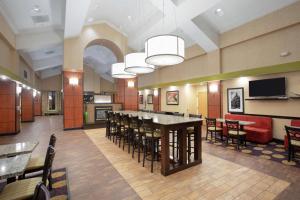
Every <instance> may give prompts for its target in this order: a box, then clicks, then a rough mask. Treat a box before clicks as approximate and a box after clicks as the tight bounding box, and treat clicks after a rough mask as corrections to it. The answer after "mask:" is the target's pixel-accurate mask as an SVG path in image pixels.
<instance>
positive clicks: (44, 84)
mask: <svg viewBox="0 0 300 200" xmlns="http://www.w3.org/2000/svg"><path fill="white" fill-rule="evenodd" d="M40 84H41V90H42V91H61V90H62V75H61V74H60V75H56V76H51V77H49V78H45V79H42V80H41V81H40Z"/></svg>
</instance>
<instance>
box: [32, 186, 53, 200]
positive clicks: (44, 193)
mask: <svg viewBox="0 0 300 200" xmlns="http://www.w3.org/2000/svg"><path fill="white" fill-rule="evenodd" d="M32 199H33V200H50V192H49V190H48V189H47V187H46V186H45V185H44V184H43V183H42V182H40V183H38V184H37V185H36V187H35V190H34V195H33V198H32Z"/></svg>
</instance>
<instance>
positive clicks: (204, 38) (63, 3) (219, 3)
mask: <svg viewBox="0 0 300 200" xmlns="http://www.w3.org/2000/svg"><path fill="white" fill-rule="evenodd" d="M164 1H165V4H164V5H165V18H164V20H162V19H163V14H162V13H163V1H162V0H0V12H1V14H2V15H3V16H4V17H5V18H6V20H7V21H8V23H9V24H10V26H11V27H12V29H13V31H14V32H15V33H16V41H17V49H18V51H19V52H20V53H21V55H22V56H23V57H24V58H25V59H26V60H27V61H28V62H29V63H31V64H32V65H33V68H34V70H36V71H40V74H43V76H42V77H47V76H48V75H51V74H52V75H53V74H55V73H57V72H58V70H61V66H62V64H63V40H64V39H65V38H69V37H77V36H78V35H79V34H80V32H81V30H82V28H83V26H86V25H89V24H94V23H103V22H105V23H107V24H109V25H110V26H112V27H113V28H115V29H117V30H118V31H120V32H121V33H123V34H124V35H125V36H127V37H128V43H129V46H130V47H131V48H133V49H135V50H141V49H143V48H144V41H145V39H147V38H148V37H151V36H153V35H156V34H163V33H172V34H178V35H180V36H181V37H183V38H184V39H185V45H186V47H188V46H191V45H193V44H198V45H199V46H201V47H202V48H203V49H204V50H205V51H206V52H210V51H213V50H215V49H217V48H218V44H219V35H220V34H221V33H223V32H225V31H228V30H230V29H233V28H235V27H238V26H240V25H242V24H245V23H247V22H249V21H251V20H254V19H257V18H259V17H262V16H264V15H266V14H269V13H271V12H273V11H275V10H278V9H280V8H283V7H285V6H287V5H289V4H291V3H294V2H296V1H298V0H201V1H200V0H164ZM36 6H37V7H38V8H39V9H40V10H39V11H38V12H34V11H33V8H35V7H36ZM218 8H221V9H222V10H223V12H224V15H223V16H218V15H216V14H215V11H216V9H218ZM45 15H46V16H47V17H46V18H48V19H49V21H47V22H45V23H34V22H33V19H32V16H45ZM91 19H93V20H92V21H91ZM163 24H164V26H163ZM47 52H48V53H47ZM51 52H53V53H51ZM84 62H85V63H86V64H88V65H91V66H92V67H93V68H94V69H95V70H96V71H97V73H99V74H101V75H102V76H104V77H107V76H108V75H109V74H110V71H109V70H110V65H111V63H112V62H116V59H115V56H114V55H113V53H112V52H111V51H110V50H109V49H107V48H105V47H99V46H92V47H89V48H88V49H86V51H85V55H84ZM52 68H53V70H50V69H52ZM43 71H45V72H43ZM47 73H48V75H47ZM107 79H109V77H108V78H107Z"/></svg>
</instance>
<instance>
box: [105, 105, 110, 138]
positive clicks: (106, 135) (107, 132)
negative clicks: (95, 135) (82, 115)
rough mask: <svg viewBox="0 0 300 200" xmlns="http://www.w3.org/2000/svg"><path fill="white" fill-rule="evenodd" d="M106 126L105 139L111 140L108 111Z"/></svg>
mask: <svg viewBox="0 0 300 200" xmlns="http://www.w3.org/2000/svg"><path fill="white" fill-rule="evenodd" d="M105 125H106V132H105V137H107V138H109V135H110V113H109V111H107V110H106V111H105Z"/></svg>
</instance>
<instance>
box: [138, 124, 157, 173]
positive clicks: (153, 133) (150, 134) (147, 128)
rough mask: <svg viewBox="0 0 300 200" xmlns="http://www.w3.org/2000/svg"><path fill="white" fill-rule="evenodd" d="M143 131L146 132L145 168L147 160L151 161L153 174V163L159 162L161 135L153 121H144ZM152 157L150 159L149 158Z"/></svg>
mask: <svg viewBox="0 0 300 200" xmlns="http://www.w3.org/2000/svg"><path fill="white" fill-rule="evenodd" d="M141 127H142V129H143V130H144V156H143V167H144V166H145V160H149V161H151V173H153V163H154V160H155V161H159V140H160V139H161V134H160V131H159V130H156V129H155V127H154V123H153V119H152V118H151V119H142V126H141ZM149 156H150V158H149Z"/></svg>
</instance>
